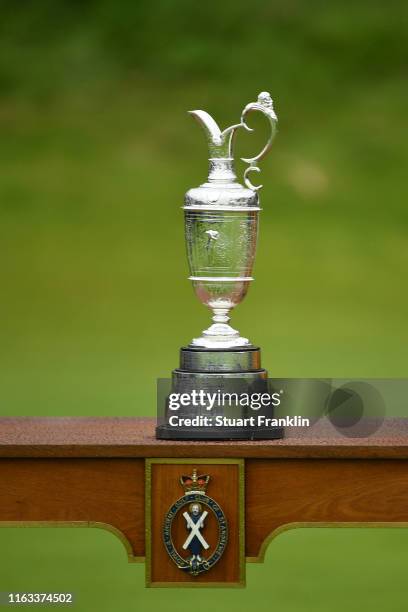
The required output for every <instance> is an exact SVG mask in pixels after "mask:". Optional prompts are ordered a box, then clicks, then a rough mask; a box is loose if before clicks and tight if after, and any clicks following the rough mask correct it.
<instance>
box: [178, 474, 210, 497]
mask: <svg viewBox="0 0 408 612" xmlns="http://www.w3.org/2000/svg"><path fill="white" fill-rule="evenodd" d="M209 480H210V476H209V475H208V474H202V475H201V476H197V470H196V469H194V470H193V473H192V474H191V476H180V482H181V486H182V487H183V489H184V491H185V492H186V493H202V494H204V493H205V491H206V489H207V485H208V482H209Z"/></svg>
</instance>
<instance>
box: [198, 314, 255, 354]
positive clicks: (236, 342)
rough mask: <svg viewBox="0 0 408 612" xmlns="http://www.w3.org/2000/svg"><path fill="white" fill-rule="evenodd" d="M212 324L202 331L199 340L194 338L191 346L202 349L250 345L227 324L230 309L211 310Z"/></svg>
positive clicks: (246, 339)
mask: <svg viewBox="0 0 408 612" xmlns="http://www.w3.org/2000/svg"><path fill="white" fill-rule="evenodd" d="M212 311H213V317H212V320H213V324H212V325H210V327H209V328H208V329H206V330H204V331H203V333H202V335H201V336H200V338H194V339H193V341H192V342H191V346H201V347H204V348H216V349H220V348H236V347H240V346H241V347H244V346H248V345H250V342H249V340H248V338H242V337H241V336H240V335H239V332H238V331H237V330H236V329H234V328H233V327H231V325H229V324H228V321H229V320H230V317H229V311H230V308H212Z"/></svg>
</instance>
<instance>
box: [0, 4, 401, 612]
mask: <svg viewBox="0 0 408 612" xmlns="http://www.w3.org/2000/svg"><path fill="white" fill-rule="evenodd" d="M0 9H1V19H0V126H1V138H0V156H1V172H0V215H1V226H0V232H1V248H2V260H3V265H2V266H1V276H2V279H1V286H2V299H1V304H0V308H1V319H2V323H3V324H2V326H1V343H0V362H1V367H0V384H1V414H3V415H8V416H10V415H100V416H103V415H153V414H154V411H155V381H156V378H157V377H159V376H160V377H166V376H168V375H169V372H170V371H171V370H172V368H173V367H175V366H176V365H177V360H178V348H179V347H180V346H181V345H183V344H186V343H188V342H189V341H190V339H191V338H192V337H193V336H195V335H197V333H198V332H199V331H200V330H201V329H202V328H203V327H204V326H207V325H208V321H209V313H208V312H206V310H205V309H204V307H202V306H201V305H200V304H199V303H198V300H197V299H196V298H195V296H194V295H193V292H192V289H191V287H190V285H189V282H188V281H187V280H186V277H187V275H188V271H187V263H186V258H185V252H184V235H183V231H184V230H183V219H182V211H181V208H180V207H181V206H182V202H183V195H184V193H185V191H186V190H187V189H188V188H189V187H192V186H196V185H198V184H199V183H200V182H202V181H203V180H204V179H205V177H206V169H207V162H206V157H207V155H206V153H207V152H206V145H205V139H204V136H203V134H202V133H201V132H200V130H199V128H198V126H197V125H196V124H195V123H194V122H193V121H192V120H191V118H189V117H188V115H187V114H186V111H187V110H188V109H192V108H203V109H205V110H207V111H209V112H210V113H211V114H213V115H214V117H215V118H216V120H217V121H218V122H219V123H220V124H221V125H222V126H226V125H230V124H231V123H233V122H235V121H236V120H237V119H238V118H239V115H240V111H241V109H242V108H243V106H244V105H245V104H246V103H247V102H249V101H253V100H255V98H256V96H257V94H258V92H259V91H261V90H265V89H267V90H269V91H271V93H272V96H273V98H274V100H275V108H276V111H277V113H278V115H279V129H280V131H279V134H278V137H277V139H276V141H275V144H274V147H273V152H272V154H271V155H270V157H269V158H267V160H265V163H264V164H263V173H262V177H261V181H262V182H263V184H264V185H265V187H264V189H263V191H262V193H261V200H262V206H263V212H262V217H261V232H260V240H259V248H258V254H257V261H256V268H255V277H256V282H255V283H254V284H253V286H252V287H251V290H250V292H249V295H248V297H247V298H246V301H245V302H244V303H243V304H242V305H240V307H239V308H238V309H237V311H236V313H234V316H233V324H235V325H236V326H237V327H238V328H239V329H240V330H241V331H242V333H243V334H244V335H248V336H249V337H250V338H251V340H252V341H253V342H254V343H257V344H260V345H261V346H262V351H263V362H264V365H265V366H266V367H267V368H268V370H269V372H270V374H271V375H272V376H277V377H290V376H302V377H308V376H311V377H312V376H315V377H326V376H327V377H348V376H362V377H401V376H406V375H407V341H408V329H407V325H406V316H407V314H406V313H407V305H408V289H407V282H406V275H407V273H406V270H407V264H408V241H407V237H408V207H407V195H408V186H407V180H406V168H407V163H408V139H407V135H408V130H407V127H408V126H407V93H408V84H407V83H408V81H407V65H408V61H407V57H408V39H407V36H406V31H407V30H406V29H407V17H408V8H407V5H406V3H405V2H403V1H402V0H401V1H395V0H390V1H389V2H387V3H384V2H383V1H376V0H371V1H369V0H367V1H364V0H356V1H355V2H353V3H346V2H342V1H341V0H331V1H330V2H324V1H318V0H311V1H309V2H306V1H303V2H301V1H300V0H279V1H275V2H273V1H269V2H268V1H266V0H253V1H252V2H251V3H250V5H249V4H248V3H245V2H243V1H242V0H235V1H234V2H230V1H225V2H213V1H209V2H205V3H204V2H200V3H198V2H191V1H187V0H173V1H170V0H167V1H165V0H161V1H154V0H152V1H150V2H148V1H147V0H143V1H142V0H140V1H137V0H136V1H133V2H130V1H129V2H127V1H124V0H122V1H121V2H114V0H105V1H103V0H102V1H99V2H98V1H96V0H95V1H94V2H91V1H86V2H85V1H83V2H80V1H78V0H77V1H74V0H71V1H68V0H67V1H65V2H63V1H61V0H58V1H56V0H54V1H51V0H49V1H45V0H36V1H25V2H20V3H16V2H11V1H2V2H0ZM261 142H262V135H261V136H259V137H258V136H252V137H251V136H248V135H245V137H242V138H239V139H238V141H237V152H238V154H240V155H248V154H252V153H253V152H255V151H256V149H257V148H259V145H260V144H261ZM238 171H239V172H242V168H241V167H240V166H238ZM0 537H1V540H0V541H1V543H2V548H3V555H2V561H1V562H0V590H9V589H14V590H28V589H32V590H47V589H48V590H49V589H51V590H55V589H59V590H64V591H69V590H73V591H75V592H76V593H77V604H76V609H78V610H81V611H82V610H84V611H89V610H98V611H105V610H112V609H115V610H118V611H120V612H125V611H127V610H135V609H144V610H150V609H155V610H180V611H183V610H190V609H191V608H192V607H193V608H194V609H197V610H201V609H204V608H205V609H207V607H208V606H212V607H214V608H216V609H217V608H218V607H221V606H222V608H223V609H226V610H229V609H231V610H232V609H234V610H236V611H240V610H247V609H248V607H249V606H256V608H257V609H259V610H260V611H263V610H267V609H271V608H272V607H273V608H276V609H280V610H281V611H282V612H289V611H292V610H299V611H302V612H303V611H308V610H313V611H318V610H322V611H323V610H344V609H345V608H346V607H347V609H349V610H350V611H352V610H359V611H360V610H364V609H370V610H378V611H379V610H384V609H392V610H395V611H397V610H403V609H405V607H406V603H405V602H406V594H407V588H406V578H405V571H403V567H406V562H407V555H408V553H407V549H408V532H405V531H403V530H383V531H380V530H378V531H373V530H339V531H334V530H324V531H323V530H306V531H303V530H300V531H295V532H289V533H285V534H283V535H281V536H280V537H279V538H278V539H277V540H276V541H274V542H273V543H272V544H271V545H270V547H269V550H268V554H267V560H266V563H265V564H264V565H253V566H249V567H248V588H247V590H245V591H232V590H227V591H226V590H206V591H205V592H204V591H202V592H201V591H200V592H195V593H194V598H193V599H192V598H191V593H189V592H187V591H181V590H180V591H179V590H177V589H173V590H166V591H162V590H147V589H144V588H143V567H142V566H138V565H127V564H126V558H125V554H124V551H123V550H122V547H121V544H120V542H119V541H117V540H116V539H115V538H114V537H113V536H112V535H111V534H108V533H105V532H101V531H99V530H76V531H75V530H65V529H60V530H54V529H43V530H26V529H24V530H10V529H8V530H6V529H5V530H2V531H1V532H0Z"/></svg>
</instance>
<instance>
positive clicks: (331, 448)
mask: <svg viewBox="0 0 408 612" xmlns="http://www.w3.org/2000/svg"><path fill="white" fill-rule="evenodd" d="M154 428H155V419H148V418H142V419H141V418H2V419H0V457H142V458H145V457H248V458H250V457H251V458H255V457H256V458H271V459H272V458H306V457H308V458H321V457H337V458H356V459H357V458H384V459H385V458H400V459H402V458H403V459H408V419H387V420H386V421H384V423H382V424H379V426H378V429H377V430H376V431H375V432H374V433H372V434H371V435H369V436H367V435H365V433H364V427H362V431H361V434H360V435H359V436H358V437H357V436H356V437H350V436H349V435H345V434H342V433H340V432H339V431H338V430H336V429H335V428H334V427H333V426H332V425H331V423H329V422H327V421H325V420H324V419H321V420H320V421H318V422H317V423H315V424H314V425H313V427H310V428H299V429H296V428H292V429H288V430H287V431H286V436H285V438H284V439H282V440H270V441H268V440H260V441H251V442H237V441H233V442H224V441H216V442H214V441H211V442H199V443H197V442H186V441H175V440H171V441H166V440H156V438H155V436H154ZM367 429H370V428H367ZM345 433H347V432H345ZM357 434H358V432H357Z"/></svg>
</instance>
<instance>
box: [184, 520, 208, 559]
mask: <svg viewBox="0 0 408 612" xmlns="http://www.w3.org/2000/svg"><path fill="white" fill-rule="evenodd" d="M207 514H208V512H207V511H206V510H204V512H203V513H202V515H201V516H200V518H199V519H198V521H197V522H196V523H194V522H193V521H192V519H191V516H190V515H189V514H188V513H187V512H183V516H184V518H185V519H186V522H187V527H189V528H190V529H191V531H190V533H189V534H188V538H187V540H186V541H185V542H184V544H183V548H184V550H186V548H188V546H189V544H190V542H191V540H192V539H193V538H194V536H196V537H197V538H198V539H199V541H200V542H201V544H202V545H203V547H204V548H205V550H207V548H210V545H209V544H207V542H206V541H205V540H204V538H203V536H202V533H201V531H200V529H201V528H202V527H204V519H205V517H206V516H207Z"/></svg>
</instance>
